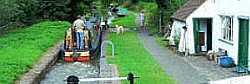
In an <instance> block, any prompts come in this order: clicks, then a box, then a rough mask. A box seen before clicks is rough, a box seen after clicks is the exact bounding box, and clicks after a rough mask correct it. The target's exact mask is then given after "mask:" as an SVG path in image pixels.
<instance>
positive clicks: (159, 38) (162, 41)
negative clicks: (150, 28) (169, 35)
mask: <svg viewBox="0 0 250 84" xmlns="http://www.w3.org/2000/svg"><path fill="white" fill-rule="evenodd" d="M154 39H155V40H156V42H157V43H158V44H160V45H161V46H167V44H168V41H164V40H163V39H162V37H159V36H157V35H154Z"/></svg>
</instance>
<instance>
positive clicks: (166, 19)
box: [163, 0, 187, 25]
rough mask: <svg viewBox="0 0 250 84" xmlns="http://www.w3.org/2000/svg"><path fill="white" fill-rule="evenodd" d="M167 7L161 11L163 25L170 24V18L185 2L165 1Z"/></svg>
mask: <svg viewBox="0 0 250 84" xmlns="http://www.w3.org/2000/svg"><path fill="white" fill-rule="evenodd" d="M167 1H168V2H165V3H166V4H167V7H166V8H164V9H163V25H167V23H171V22H170V16H171V15H173V14H174V12H176V11H177V10H178V9H179V8H180V7H181V6H182V5H183V4H184V3H186V2H187V0H167Z"/></svg>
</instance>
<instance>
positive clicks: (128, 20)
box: [110, 13, 136, 28]
mask: <svg viewBox="0 0 250 84" xmlns="http://www.w3.org/2000/svg"><path fill="white" fill-rule="evenodd" d="M135 18H136V16H135V14H134V13H129V14H128V15H126V16H125V17H116V18H115V19H113V20H112V24H111V25H110V26H111V27H115V25H119V26H120V25H122V26H124V27H125V28H135V27H136V25H135Z"/></svg>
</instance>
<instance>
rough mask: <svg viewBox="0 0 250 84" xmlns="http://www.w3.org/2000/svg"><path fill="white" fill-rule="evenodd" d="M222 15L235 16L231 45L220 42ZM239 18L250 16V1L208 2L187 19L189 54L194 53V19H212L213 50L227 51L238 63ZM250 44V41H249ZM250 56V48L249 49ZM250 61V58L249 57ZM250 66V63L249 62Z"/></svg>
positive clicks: (214, 0)
mask: <svg viewBox="0 0 250 84" xmlns="http://www.w3.org/2000/svg"><path fill="white" fill-rule="evenodd" d="M220 15H228V16H233V35H234V36H233V41H232V42H229V43H231V44H228V43H225V42H222V41H220V40H219V39H221V38H222V36H221V17H220ZM238 16H247V17H249V16H250V0H208V1H206V2H205V3H204V4H203V5H202V6H200V7H199V8H198V9H197V10H196V11H194V12H193V13H192V14H191V15H190V16H189V17H188V18H187V19H186V24H187V27H188V31H187V35H188V36H187V37H188V38H187V40H188V42H187V43H186V44H189V45H187V47H189V52H190V53H194V50H195V49H194V41H193V39H194V38H193V21H192V19H193V18H212V19H213V23H212V25H213V27H212V28H213V36H212V38H213V41H212V42H213V45H212V47H213V50H215V51H218V49H219V48H222V49H226V50H227V51H228V55H229V56H231V57H233V58H234V60H235V63H238V62H237V61H238V32H239V25H238ZM249 42H250V41H249ZM249 44H250V43H249ZM249 56H250V47H249ZM249 60H250V57H249ZM249 64H250V62H249Z"/></svg>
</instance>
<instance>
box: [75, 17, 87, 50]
mask: <svg viewBox="0 0 250 84" xmlns="http://www.w3.org/2000/svg"><path fill="white" fill-rule="evenodd" d="M77 18H78V19H77V20H75V21H74V23H73V28H74V30H75V36H76V47H77V49H83V28H84V25H85V24H84V21H83V20H81V16H80V15H79V16H77Z"/></svg>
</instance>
